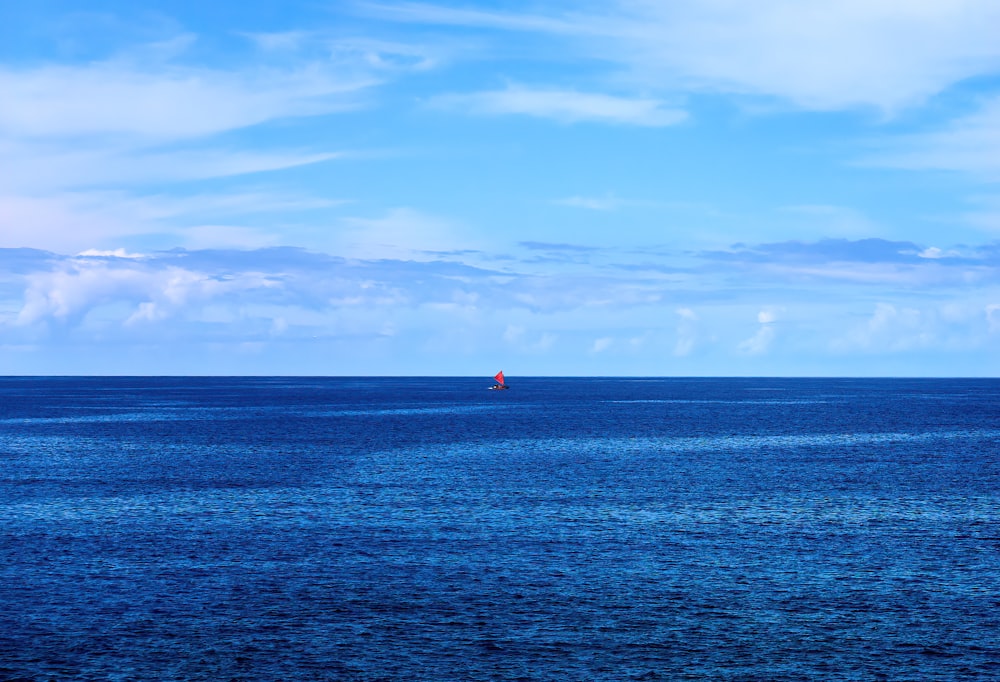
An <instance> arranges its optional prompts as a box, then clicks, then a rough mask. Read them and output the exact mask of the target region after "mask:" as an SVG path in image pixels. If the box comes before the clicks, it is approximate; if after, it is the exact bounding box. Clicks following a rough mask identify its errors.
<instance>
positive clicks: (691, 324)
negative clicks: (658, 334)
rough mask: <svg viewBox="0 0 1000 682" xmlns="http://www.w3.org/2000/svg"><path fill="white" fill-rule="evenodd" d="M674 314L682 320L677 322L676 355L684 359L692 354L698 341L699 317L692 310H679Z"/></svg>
mask: <svg viewBox="0 0 1000 682" xmlns="http://www.w3.org/2000/svg"><path fill="white" fill-rule="evenodd" d="M674 312H675V313H676V314H677V316H678V317H679V318H680V319H679V320H678V322H677V342H676V343H675V344H674V355H675V356H677V357H684V356H686V355H690V354H691V352H692V351H693V350H694V348H695V345H696V343H697V341H698V331H697V321H698V315H697V314H696V313H695V312H694V311H693V310H691V309H690V308H678V309H677V310H675V311H674Z"/></svg>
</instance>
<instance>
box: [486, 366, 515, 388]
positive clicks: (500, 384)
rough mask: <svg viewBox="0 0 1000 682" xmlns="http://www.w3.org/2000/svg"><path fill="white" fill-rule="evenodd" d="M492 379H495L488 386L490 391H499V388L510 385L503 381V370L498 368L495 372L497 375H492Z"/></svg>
mask: <svg viewBox="0 0 1000 682" xmlns="http://www.w3.org/2000/svg"><path fill="white" fill-rule="evenodd" d="M493 380H494V381H496V383H495V384H493V385H492V386H490V390H491V391H501V390H504V389H507V388H510V386H508V385H507V384H506V383H504V379H503V370H500V371H499V372H497V375H496V376H495V377H493Z"/></svg>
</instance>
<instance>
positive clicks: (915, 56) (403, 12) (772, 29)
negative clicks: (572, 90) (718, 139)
mask: <svg viewBox="0 0 1000 682" xmlns="http://www.w3.org/2000/svg"><path fill="white" fill-rule="evenodd" d="M601 8H602V10H603V11H600V12H594V13H590V14H587V13H585V12H584V11H582V10H580V9H574V10H570V11H567V12H558V11H551V12H548V13H536V14H530V13H521V14H517V13H513V12H488V11H470V10H462V9H449V8H445V7H438V6H434V5H429V4H423V5H421V4H407V5H405V6H403V7H401V8H399V9H398V10H395V11H391V10H385V11H384V12H383V16H385V17H386V18H394V19H398V20H405V21H421V22H426V23H443V24H454V25H465V26H480V27H488V28H494V29H501V30H511V31H523V32H535V33H543V34H547V35H550V36H554V37H558V38H563V37H565V38H569V39H572V41H573V42H570V43H568V45H569V46H571V47H574V48H576V49H578V50H582V51H583V52H584V53H585V54H586V56H589V57H592V58H594V59H595V60H600V61H602V62H608V61H611V62H617V63H619V64H621V65H622V66H624V67H626V69H627V70H628V71H629V72H630V74H631V77H632V80H633V81H634V82H635V81H637V82H640V83H643V84H645V85H647V86H653V87H657V88H660V89H664V90H670V91H679V90H686V91H708V92H726V93H737V94H746V95H761V96H769V97H777V98H780V99H782V100H785V101H787V102H789V103H792V104H794V105H796V106H799V107H804V108H807V109H818V110H830V109H843V108H849V107H855V106H871V107H877V108H879V109H881V110H883V111H885V112H889V113H891V112H895V111H897V110H899V109H900V108H902V107H906V106H909V105H913V104H916V103H920V102H922V101H924V100H926V99H927V98H929V97H931V96H932V95H934V94H936V93H939V92H941V91H942V90H944V89H946V88H947V87H949V86H950V85H952V84H953V83H956V82H959V81H961V80H964V79H966V78H969V77H972V76H975V75H979V74H985V73H989V72H991V71H992V70H994V69H995V68H996V67H997V65H998V64H1000V41H997V40H996V26H997V25H1000V6H998V5H997V4H996V3H995V2H993V1H992V0H965V1H963V2H910V3H900V2H899V1H898V0H822V1H817V2H805V3H803V2H800V1H799V0H762V1H761V2H753V3H747V2H742V1H741V0H680V1H677V2H668V3H664V2H653V1H651V0H618V1H617V2H614V3H613V4H611V5H608V4H604V5H601Z"/></svg>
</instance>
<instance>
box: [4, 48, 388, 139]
mask: <svg viewBox="0 0 1000 682" xmlns="http://www.w3.org/2000/svg"><path fill="white" fill-rule="evenodd" d="M376 83H377V81H376V80H375V79H372V78H344V77H342V76H340V75H338V74H337V73H336V72H334V71H333V70H332V69H327V68H325V67H323V66H321V65H319V64H312V65H305V66H301V67H297V68H293V69H288V68H266V67H257V68H250V69H244V70H242V71H223V70H218V69H209V68H192V67H181V66H171V65H161V66H159V67H154V68H150V67H149V65H144V64H135V63H130V62H129V61H127V60H122V59H116V60H109V61H104V62H96V63H88V64H82V65H59V66H40V67H22V68H19V69H14V68H10V67H7V68H0V91H3V92H4V93H5V96H4V98H3V100H0V133H2V134H4V135H8V136H16V137H19V138H34V139H52V138H64V139H71V138H79V137H84V136H97V135H109V134H111V135H118V136H129V137H132V138H133V139H143V140H147V141H166V140H183V139H192V138H197V137H204V136H207V135H214V134H216V133H220V132H224V131H228V130H235V129H239V128H245V127H248V126H252V125H256V124H260V123H263V122H265V121H271V120H275V119H280V118H287V117H290V116H308V115H317V114H323V113H330V112H335V111H343V110H345V109H350V108H356V107H357V106H359V101H358V100H357V99H356V97H355V96H356V94H357V93H359V92H360V91H362V90H364V89H366V88H370V87H372V86H373V85H375V84H376Z"/></svg>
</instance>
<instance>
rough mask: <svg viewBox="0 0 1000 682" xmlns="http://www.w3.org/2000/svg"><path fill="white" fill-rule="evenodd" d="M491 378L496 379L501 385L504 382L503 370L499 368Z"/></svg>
mask: <svg viewBox="0 0 1000 682" xmlns="http://www.w3.org/2000/svg"><path fill="white" fill-rule="evenodd" d="M493 378H494V379H496V380H497V383H498V384H500V385H501V386H502V385H503V383H504V381H503V370H500V371H499V372H497V375H496V376H495V377H493Z"/></svg>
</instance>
